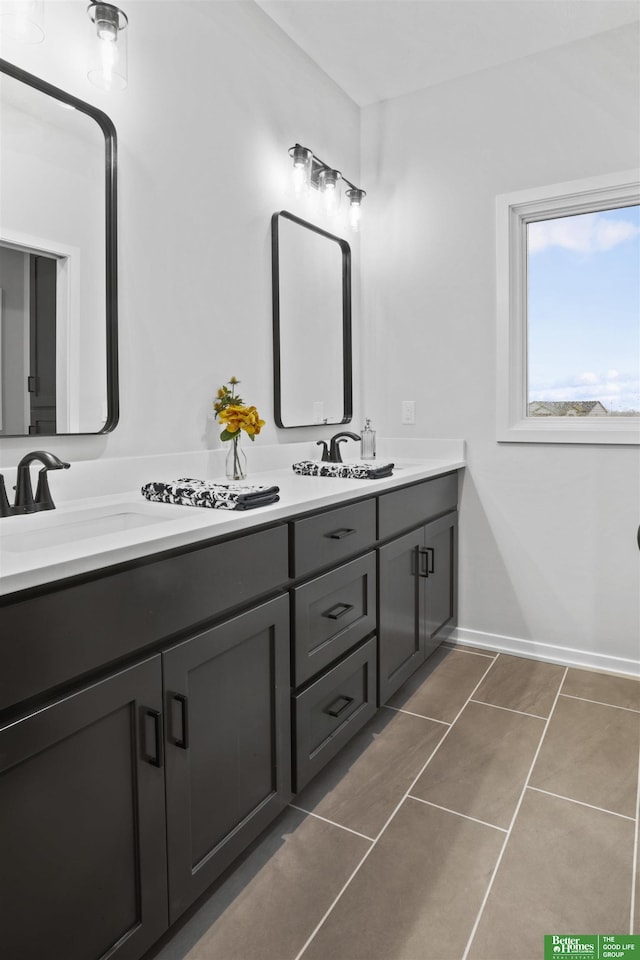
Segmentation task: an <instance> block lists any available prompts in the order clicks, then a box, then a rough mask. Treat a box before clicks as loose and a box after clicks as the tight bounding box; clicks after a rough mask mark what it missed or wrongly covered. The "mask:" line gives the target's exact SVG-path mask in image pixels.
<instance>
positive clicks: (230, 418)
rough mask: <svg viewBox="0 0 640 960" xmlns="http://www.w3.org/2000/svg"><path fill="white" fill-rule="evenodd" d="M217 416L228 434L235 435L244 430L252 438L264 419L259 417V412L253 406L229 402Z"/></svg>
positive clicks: (258, 431)
mask: <svg viewBox="0 0 640 960" xmlns="http://www.w3.org/2000/svg"><path fill="white" fill-rule="evenodd" d="M219 418H220V422H221V423H223V424H224V425H225V430H226V432H227V433H228V434H232V435H235V434H237V433H239V432H240V430H244V431H245V433H246V434H247V435H248V436H250V437H251V439H252V440H253V438H254V436H257V435H258V434H259V433H260V430H261V429H262V427H264V425H265V421H264V420H261V419H260V414H259V413H258V411H257V409H256V408H255V407H253V406H251V407H244V406H239V405H238V404H233V403H231V404H229V406H228V407H225V408H224V410H221V411H220V413H219Z"/></svg>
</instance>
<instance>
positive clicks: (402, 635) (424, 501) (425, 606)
mask: <svg viewBox="0 0 640 960" xmlns="http://www.w3.org/2000/svg"><path fill="white" fill-rule="evenodd" d="M456 503H457V477H456V475H455V474H451V475H447V476H444V477H439V478H436V479H434V480H430V481H425V482H424V483H422V484H416V485H415V486H414V487H410V488H408V489H407V490H404V491H397V492H393V493H390V494H386V495H384V496H382V497H380V500H379V518H378V523H379V533H380V535H381V536H389V534H390V533H392V532H394V531H396V530H397V529H401V528H402V527H403V526H407V525H411V524H412V523H415V522H416V521H419V520H424V519H426V518H427V517H428V516H433V515H434V514H435V515H436V518H435V519H433V520H431V521H430V522H429V523H422V524H421V525H420V526H418V527H416V528H415V529H412V530H410V531H409V532H408V533H404V534H403V535H402V536H399V537H395V538H394V539H392V540H390V541H389V542H388V543H385V544H384V545H383V546H381V547H380V549H379V550H378V684H379V702H380V703H381V704H382V703H386V702H387V700H388V699H389V698H390V697H391V696H392V694H393V693H395V691H396V690H397V689H398V688H399V687H400V686H402V684H403V683H404V682H405V681H406V680H407V679H408V678H409V677H410V676H411V674H412V673H413V672H414V671H415V670H417V668H418V667H419V666H420V664H421V663H423V662H424V660H425V659H426V658H427V657H428V656H429V655H430V654H431V653H433V651H434V650H435V648H436V647H437V646H438V645H439V644H440V643H441V642H442V640H443V639H444V638H445V637H446V636H447V635H448V634H449V633H450V632H451V630H452V629H453V627H454V626H455V624H456V609H457V531H458V514H457V510H456ZM444 511H446V512H444ZM438 514H442V515H440V516H439V515H438Z"/></svg>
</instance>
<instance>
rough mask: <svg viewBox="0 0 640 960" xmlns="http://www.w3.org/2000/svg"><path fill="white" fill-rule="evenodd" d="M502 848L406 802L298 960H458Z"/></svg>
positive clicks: (456, 820) (458, 821)
mask: <svg viewBox="0 0 640 960" xmlns="http://www.w3.org/2000/svg"><path fill="white" fill-rule="evenodd" d="M503 841H504V834H503V833H501V832H500V831H498V830H495V829H494V828H493V827H486V826H483V825H482V824H478V823H475V822H474V821H472V820H467V819H465V818H463V817H458V816H456V815H455V814H452V813H446V812H444V811H443V810H439V809H438V808H436V807H431V806H428V805H427V804H423V803H420V802H419V801H418V800H410V799H409V800H406V801H405V803H404V804H403V805H402V807H401V809H400V810H399V811H398V813H397V814H396V816H395V817H394V819H393V820H392V822H391V823H390V825H389V827H388V828H387V829H386V830H385V832H384V833H383V835H382V837H381V838H380V840H379V841H378V843H377V844H376V846H375V847H374V848H373V851H372V852H371V854H370V855H369V857H367V859H366V860H365V862H364V864H363V865H362V867H361V868H360V870H359V871H358V873H357V874H356V876H355V877H354V879H353V880H352V882H351V884H350V885H349V887H348V888H347V890H346V891H345V893H344V894H343V896H342V897H341V899H340V900H339V901H338V903H337V904H336V906H335V907H334V909H333V910H332V912H331V914H330V915H329V917H328V918H327V920H326V921H325V923H324V924H323V926H322V927H321V928H320V930H319V931H318V933H317V934H316V936H315V937H314V939H313V940H312V941H311V943H310V944H309V946H308V948H307V949H306V950H305V952H304V954H303V960H460V957H461V956H462V952H463V950H464V947H465V943H466V941H467V939H468V936H469V933H470V931H471V928H472V925H473V922H474V919H475V917H476V914H477V912H478V910H479V907H480V903H481V901H482V897H483V895H484V891H485V889H486V886H487V884H488V882H489V878H490V876H491V873H492V870H493V868H494V866H495V863H496V860H497V858H498V855H499V851H500V849H501V846H502V843H503Z"/></svg>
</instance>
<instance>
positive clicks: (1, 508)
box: [0, 450, 71, 517]
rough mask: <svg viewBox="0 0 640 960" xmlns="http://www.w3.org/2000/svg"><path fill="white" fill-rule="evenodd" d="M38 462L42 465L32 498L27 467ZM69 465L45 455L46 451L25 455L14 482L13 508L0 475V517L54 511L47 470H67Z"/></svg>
mask: <svg viewBox="0 0 640 960" xmlns="http://www.w3.org/2000/svg"><path fill="white" fill-rule="evenodd" d="M34 460H38V461H39V462H40V463H41V464H43V466H42V469H41V470H40V473H39V474H38V486H37V488H36V495H35V497H34V496H33V488H32V486H31V473H30V471H29V467H30V466H31V464H32V463H33V462H34ZM70 466H71V464H70V463H65V461H64V460H60V459H59V458H58V457H56V456H55V455H54V454H53V453H47V451H46V450H34V452H33V453H27V454H26V455H25V456H24V457H23V458H22V460H21V461H20V463H19V464H18V476H17V480H16V486H15V488H14V489H15V491H16V499H15V503H14V505H13V506H11V504H10V503H9V498H8V497H7V491H6V488H5V485H4V477H3V476H2V474H0V517H11V516H16V515H18V514H23V513H38V512H39V511H40V510H55V506H56V505H55V503H54V502H53V499H52V497H51V491H50V490H49V481H48V479H47V470H68V469H69V467H70Z"/></svg>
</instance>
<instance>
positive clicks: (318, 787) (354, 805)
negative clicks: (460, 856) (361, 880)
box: [293, 709, 449, 838]
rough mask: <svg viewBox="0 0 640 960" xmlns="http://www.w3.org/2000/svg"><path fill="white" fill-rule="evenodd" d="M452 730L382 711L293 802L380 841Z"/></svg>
mask: <svg viewBox="0 0 640 960" xmlns="http://www.w3.org/2000/svg"><path fill="white" fill-rule="evenodd" d="M448 729H449V728H448V727H446V726H445V725H444V724H441V723H434V722H433V721H431V720H425V719H424V718H423V717H414V716H411V715H409V714H404V713H396V712H395V711H392V710H386V709H382V710H380V711H379V713H378V714H377V715H376V716H375V717H374V718H373V719H372V720H370V721H369V723H368V724H367V726H366V727H364V728H363V729H362V730H361V731H360V733H358V734H357V735H356V737H355V738H354V739H353V740H352V741H351V743H350V744H349V745H348V746H347V747H345V749H344V750H342V751H341V753H340V754H339V755H338V756H337V757H336V758H335V759H334V760H333V761H332V762H331V763H330V764H329V765H328V766H327V767H325V769H324V770H322V771H321V773H319V774H318V776H317V777H316V778H315V779H314V780H313V781H312V782H311V783H310V784H309V785H308V786H307V787H306V788H305V789H304V790H303V791H302V792H301V793H299V794H298V795H297V796H296V797H295V798H294V800H293V802H294V804H296V805H297V806H300V807H303V808H304V809H305V810H311V811H313V812H314V813H317V814H319V815H320V816H323V817H327V819H328V820H333V821H335V822H336V823H340V824H341V825H342V826H345V827H350V828H351V829H352V830H357V831H358V832H359V833H364V834H365V836H368V837H372V838H375V837H376V836H377V835H378V833H379V832H380V830H381V829H382V827H383V826H384V824H385V823H386V821H387V819H388V818H389V816H390V815H391V814H392V813H393V811H394V809H395V807H396V806H397V804H398V803H399V802H400V800H401V799H402V797H403V796H404V794H405V793H406V792H407V790H408V789H409V787H410V786H411V784H412V782H413V781H414V779H415V778H416V777H417V775H418V773H419V772H420V770H421V768H422V767H423V765H424V764H425V763H426V761H427V760H428V758H429V756H430V755H431V753H432V752H433V750H434V749H435V747H436V746H437V745H438V743H439V742H440V740H441V739H442V737H443V736H444V735H445V733H446V732H447V730H448Z"/></svg>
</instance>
